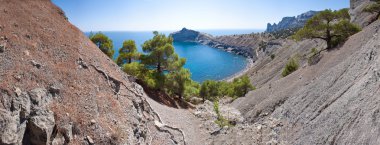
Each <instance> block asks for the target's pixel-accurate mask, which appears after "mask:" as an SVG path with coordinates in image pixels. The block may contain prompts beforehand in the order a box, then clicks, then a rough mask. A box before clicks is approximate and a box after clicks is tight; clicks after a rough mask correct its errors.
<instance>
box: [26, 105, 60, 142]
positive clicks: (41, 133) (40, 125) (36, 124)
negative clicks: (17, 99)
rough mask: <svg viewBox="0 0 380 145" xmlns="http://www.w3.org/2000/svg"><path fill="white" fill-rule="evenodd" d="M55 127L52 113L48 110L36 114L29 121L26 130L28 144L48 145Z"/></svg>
mask: <svg viewBox="0 0 380 145" xmlns="http://www.w3.org/2000/svg"><path fill="white" fill-rule="evenodd" d="M54 126H55V120H54V113H53V112H51V111H48V110H41V111H38V112H36V114H35V116H33V117H31V118H30V119H29V123H28V130H29V136H30V142H31V143H33V144H40V145H42V144H46V145H47V144H50V142H51V135H52V132H53V129H54Z"/></svg>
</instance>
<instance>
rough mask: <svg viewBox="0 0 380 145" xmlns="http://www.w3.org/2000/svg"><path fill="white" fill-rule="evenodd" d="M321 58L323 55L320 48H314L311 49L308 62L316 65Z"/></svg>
mask: <svg viewBox="0 0 380 145" xmlns="http://www.w3.org/2000/svg"><path fill="white" fill-rule="evenodd" d="M320 59H321V57H320V55H319V52H318V49H317V48H313V49H311V51H310V56H309V57H308V58H307V63H308V64H309V65H314V64H316V63H318V62H319V60H320Z"/></svg>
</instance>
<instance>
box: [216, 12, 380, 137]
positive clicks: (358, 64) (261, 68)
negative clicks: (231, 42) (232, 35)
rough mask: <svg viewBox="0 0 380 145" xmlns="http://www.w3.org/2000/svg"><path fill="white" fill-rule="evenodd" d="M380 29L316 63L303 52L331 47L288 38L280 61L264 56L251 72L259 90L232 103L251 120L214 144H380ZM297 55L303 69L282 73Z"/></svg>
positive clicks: (367, 29)
mask: <svg viewBox="0 0 380 145" xmlns="http://www.w3.org/2000/svg"><path fill="white" fill-rule="evenodd" d="M354 9H355V8H354ZM360 13H362V12H358V13H356V14H355V15H357V16H360V15H362V14H360ZM364 17H365V16H364ZM354 19H355V18H354ZM359 19H362V17H361V18H359ZM379 28H380V21H376V22H373V23H371V24H370V25H369V26H367V27H364V29H363V30H362V31H361V32H359V33H357V34H355V35H353V36H352V37H350V39H349V40H348V41H347V42H346V43H345V44H344V45H343V46H341V47H339V48H338V49H336V50H332V51H329V52H323V53H322V56H321V58H320V61H319V62H318V63H317V64H315V65H311V66H310V65H308V64H307V62H306V61H305V57H303V56H305V55H306V56H307V54H308V53H309V52H308V51H309V50H310V49H311V48H313V47H316V48H321V47H322V48H323V47H325V44H324V43H323V42H319V41H314V40H307V41H302V42H291V41H288V42H287V43H286V44H283V46H284V47H281V48H279V49H277V50H276V51H275V52H274V54H276V57H275V59H274V60H270V58H266V59H265V58H264V59H260V60H258V61H257V64H256V66H255V68H254V69H253V70H254V71H252V72H251V73H250V75H251V76H252V79H253V80H254V82H253V83H256V84H257V86H258V89H257V90H254V91H252V92H250V93H248V94H247V95H246V97H243V98H239V99H237V100H236V101H234V102H233V103H232V106H233V107H235V108H237V109H238V110H239V111H240V112H241V113H242V115H243V116H244V118H245V122H244V123H242V124H239V125H237V126H236V127H234V128H232V129H226V130H223V132H221V133H220V134H218V135H216V136H215V138H214V139H213V143H214V144H222V143H223V144H380V141H379V140H378V136H379V134H380V131H379V130H378V128H379V121H378V120H379V118H380V116H379V110H380V105H379V102H380V99H379V98H380V95H379V94H380V71H379V70H380V64H379V62H380V57H379V54H380V37H379V33H380V32H379ZM305 49H306V50H305ZM295 55H298V57H299V58H300V63H301V68H300V69H299V70H297V71H296V72H294V73H292V74H291V75H289V76H287V77H284V78H283V77H281V76H280V73H281V69H282V68H283V66H284V64H285V62H286V59H288V58H290V57H292V56H295ZM255 81H258V82H255Z"/></svg>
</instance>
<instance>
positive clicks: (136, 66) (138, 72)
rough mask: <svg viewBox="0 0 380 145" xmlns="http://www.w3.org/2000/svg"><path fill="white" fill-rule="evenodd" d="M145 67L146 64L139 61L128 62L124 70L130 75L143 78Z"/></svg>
mask: <svg viewBox="0 0 380 145" xmlns="http://www.w3.org/2000/svg"><path fill="white" fill-rule="evenodd" d="M143 69H144V65H142V64H140V63H138V62H132V63H126V64H124V65H123V71H124V72H126V73H127V74H129V75H132V76H135V77H137V78H142V75H143V74H142V73H143V72H142V70H143Z"/></svg>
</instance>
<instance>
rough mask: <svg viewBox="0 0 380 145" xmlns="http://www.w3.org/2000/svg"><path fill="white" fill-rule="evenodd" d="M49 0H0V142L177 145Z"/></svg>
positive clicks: (139, 95)
mask: <svg viewBox="0 0 380 145" xmlns="http://www.w3.org/2000/svg"><path fill="white" fill-rule="evenodd" d="M143 96H145V94H144V91H143V90H142V88H141V87H140V86H139V85H138V84H136V83H135V82H133V81H130V80H129V76H128V75H126V74H125V73H123V72H122V71H121V70H120V69H119V67H118V66H117V65H116V64H115V63H114V62H112V60H110V59H109V58H108V57H107V56H106V55H104V54H103V53H102V52H101V51H100V50H99V49H98V48H97V47H96V46H95V45H94V44H93V43H92V42H91V41H90V40H89V39H88V38H87V37H86V36H85V35H84V34H83V33H82V32H81V31H80V30H79V29H77V28H76V27H75V26H73V25H71V24H70V23H69V22H68V21H67V20H66V17H65V16H64V13H63V11H61V10H60V9H59V8H57V7H56V6H54V5H53V4H52V3H51V2H50V1H49V0H28V1H24V0H0V144H64V143H70V144H125V143H128V144H139V143H141V144H169V143H173V142H174V143H183V141H184V140H183V136H182V135H183V134H182V132H181V131H180V130H176V129H175V128H171V127H168V126H167V125H164V124H162V123H161V120H160V118H159V116H158V115H157V114H156V113H155V112H154V110H152V108H151V107H150V105H149V104H148V103H147V101H146V100H145V99H144V97H143Z"/></svg>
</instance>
